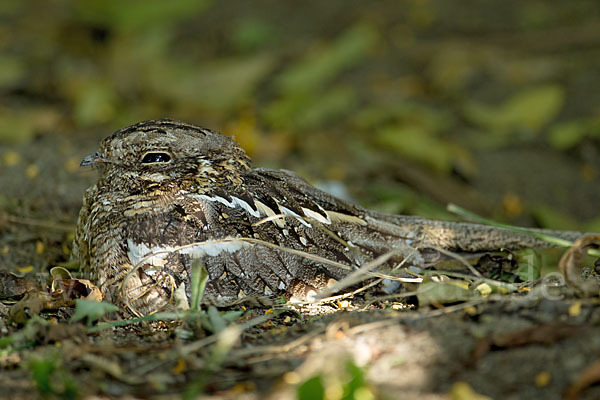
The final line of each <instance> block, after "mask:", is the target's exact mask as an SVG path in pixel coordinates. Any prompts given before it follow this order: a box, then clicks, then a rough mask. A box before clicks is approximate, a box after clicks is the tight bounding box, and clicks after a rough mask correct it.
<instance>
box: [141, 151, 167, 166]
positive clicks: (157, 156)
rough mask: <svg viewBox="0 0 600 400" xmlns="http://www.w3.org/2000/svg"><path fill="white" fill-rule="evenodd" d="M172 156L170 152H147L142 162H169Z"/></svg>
mask: <svg viewBox="0 0 600 400" xmlns="http://www.w3.org/2000/svg"><path fill="white" fill-rule="evenodd" d="M169 161H171V156H170V155H169V154H168V153H146V154H145V155H144V158H142V164H152V163H168V162H169Z"/></svg>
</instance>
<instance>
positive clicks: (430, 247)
mask: <svg viewBox="0 0 600 400" xmlns="http://www.w3.org/2000/svg"><path fill="white" fill-rule="evenodd" d="M81 164H82V165H92V166H94V167H95V168H97V169H98V170H99V172H100V174H99V180H98V181H97V183H96V184H95V185H94V186H92V187H91V188H89V189H88V190H87V191H86V193H85V197H84V201H83V207H82V209H81V212H80V215H79V222H78V229H77V233H76V237H75V241H74V249H73V256H74V258H75V259H76V260H78V261H79V263H80V264H81V267H82V269H83V270H84V271H86V272H88V273H89V274H90V275H91V279H92V280H93V281H95V283H96V284H97V285H98V286H99V288H100V290H101V291H102V293H103V294H104V295H105V299H106V300H107V301H109V302H113V303H115V304H119V305H120V306H121V307H122V309H123V310H125V311H128V312H130V313H133V314H135V315H142V314H148V313H151V312H155V311H158V310H162V309H167V308H171V307H172V306H173V304H174V302H175V298H179V299H181V298H182V297H183V298H184V299H185V298H186V296H187V297H189V296H190V287H189V286H190V275H191V264H192V260H194V259H201V260H202V262H203V264H204V265H205V267H206V269H207V271H208V275H209V278H208V283H207V286H206V290H205V296H204V298H203V301H205V302H207V303H212V304H217V305H226V304H231V303H233V302H235V301H237V300H238V299H240V298H244V297H245V296H251V295H267V296H271V295H273V296H277V295H282V294H283V295H285V296H287V297H288V298H291V297H296V298H307V297H308V298H310V297H311V296H314V294H315V293H316V292H317V291H318V290H320V289H322V288H324V287H326V286H327V285H328V284H330V283H332V282H335V281H336V280H339V279H341V278H342V277H344V276H345V275H347V274H348V273H349V272H350V271H352V270H355V269H357V268H358V267H360V266H361V265H364V264H365V263H368V262H370V261H372V260H374V259H375V258H377V257H379V256H381V255H383V254H386V253H388V252H390V251H392V250H395V252H394V254H393V255H392V256H390V257H389V259H387V260H386V262H384V263H383V265H382V268H388V270H389V269H391V268H392V267H394V266H397V265H399V264H400V263H402V262H403V261H404V262H405V265H414V266H423V265H425V264H427V263H428V262H429V261H430V259H431V257H435V256H437V255H438V252H437V250H436V249H440V248H442V249H448V250H453V251H461V252H480V251H485V250H497V249H499V248H517V247H523V246H545V245H547V244H546V243H543V242H539V241H537V240H536V239H533V238H531V237H529V236H526V235H520V234H515V233H514V232H508V231H504V230H502V229H498V228H493V227H488V226H482V225H477V224H468V223H456V222H444V221H433V220H425V219H421V218H416V217H406V216H396V215H389V214H383V213H379V212H375V211H371V210H366V209H364V208H362V207H360V206H357V205H354V204H352V203H349V202H347V201H343V200H340V199H338V198H336V197H334V196H331V195H329V194H327V193H325V192H323V191H321V190H319V189H316V188H315V187H313V186H311V185H310V184H308V183H307V182H306V181H304V180H303V179H302V178H300V177H299V176H298V175H296V174H294V173H293V172H289V171H285V170H273V169H263V168H253V167H252V165H251V163H250V160H249V158H248V157H247V155H246V153H245V152H244V151H243V150H242V148H241V147H240V146H239V145H238V144H237V143H236V142H235V141H234V140H232V139H231V138H229V137H226V136H223V135H221V134H219V133H217V132H214V131H211V130H208V129H204V128H199V127H196V126H193V125H190V124H185V123H181V122H176V121H171V120H166V119H160V120H152V121H145V122H140V123H137V124H135V125H131V126H128V127H126V128H123V129H121V130H119V131H117V132H115V133H114V134H112V135H111V136H109V137H107V138H106V139H104V140H103V141H102V142H101V144H100V149H99V151H98V152H97V153H94V154H92V155H90V156H88V157H86V158H85V159H84V160H83V161H82V163H81ZM577 235H578V234H576V233H562V234H561V236H562V237H567V238H570V239H574V238H576V237H577ZM178 295H179V296H178Z"/></svg>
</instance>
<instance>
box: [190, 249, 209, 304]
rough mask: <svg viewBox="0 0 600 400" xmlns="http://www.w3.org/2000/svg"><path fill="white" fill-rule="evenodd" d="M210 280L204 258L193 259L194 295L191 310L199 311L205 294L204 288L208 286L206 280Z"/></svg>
mask: <svg viewBox="0 0 600 400" xmlns="http://www.w3.org/2000/svg"><path fill="white" fill-rule="evenodd" d="M207 281H208V271H207V270H206V267H205V266H204V263H202V260H194V261H192V279H191V285H192V288H191V289H192V297H191V299H190V300H191V303H192V304H191V305H190V310H191V311H192V312H197V311H198V310H199V309H200V304H202V297H203V296H204V289H205V288H206V282H207Z"/></svg>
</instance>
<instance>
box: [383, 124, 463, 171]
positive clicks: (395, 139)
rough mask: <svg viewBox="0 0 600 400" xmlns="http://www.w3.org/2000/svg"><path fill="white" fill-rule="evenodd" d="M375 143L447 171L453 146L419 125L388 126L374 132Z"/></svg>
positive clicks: (451, 157) (449, 166) (452, 156)
mask: <svg viewBox="0 0 600 400" xmlns="http://www.w3.org/2000/svg"><path fill="white" fill-rule="evenodd" d="M376 141H377V143H378V144H379V145H380V146H382V147H385V148H386V149H389V150H392V151H394V152H395V153H398V154H400V155H402V156H403V157H406V158H408V159H411V160H414V161H417V162H420V163H423V164H426V165H428V166H430V167H432V168H434V169H436V170H438V171H449V170H450V168H451V167H452V160H453V158H454V155H455V153H454V147H453V146H452V145H450V144H448V143H446V142H444V141H443V140H442V139H439V138H437V137H435V136H434V135H433V133H432V132H431V131H430V130H428V129H427V128H426V127H424V126H421V125H404V126H399V125H395V126H388V127H384V128H382V129H380V130H379V131H378V132H377V133H376Z"/></svg>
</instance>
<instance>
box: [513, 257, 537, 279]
mask: <svg viewBox="0 0 600 400" xmlns="http://www.w3.org/2000/svg"><path fill="white" fill-rule="evenodd" d="M515 254H516V256H517V257H516V258H517V264H518V268H517V270H516V271H515V273H516V274H517V275H518V276H519V278H520V279H521V280H522V281H523V282H529V281H535V280H536V279H539V278H540V271H541V268H542V266H541V262H542V261H541V258H540V255H539V253H538V252H537V251H535V250H534V249H521V250H517V251H515Z"/></svg>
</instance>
